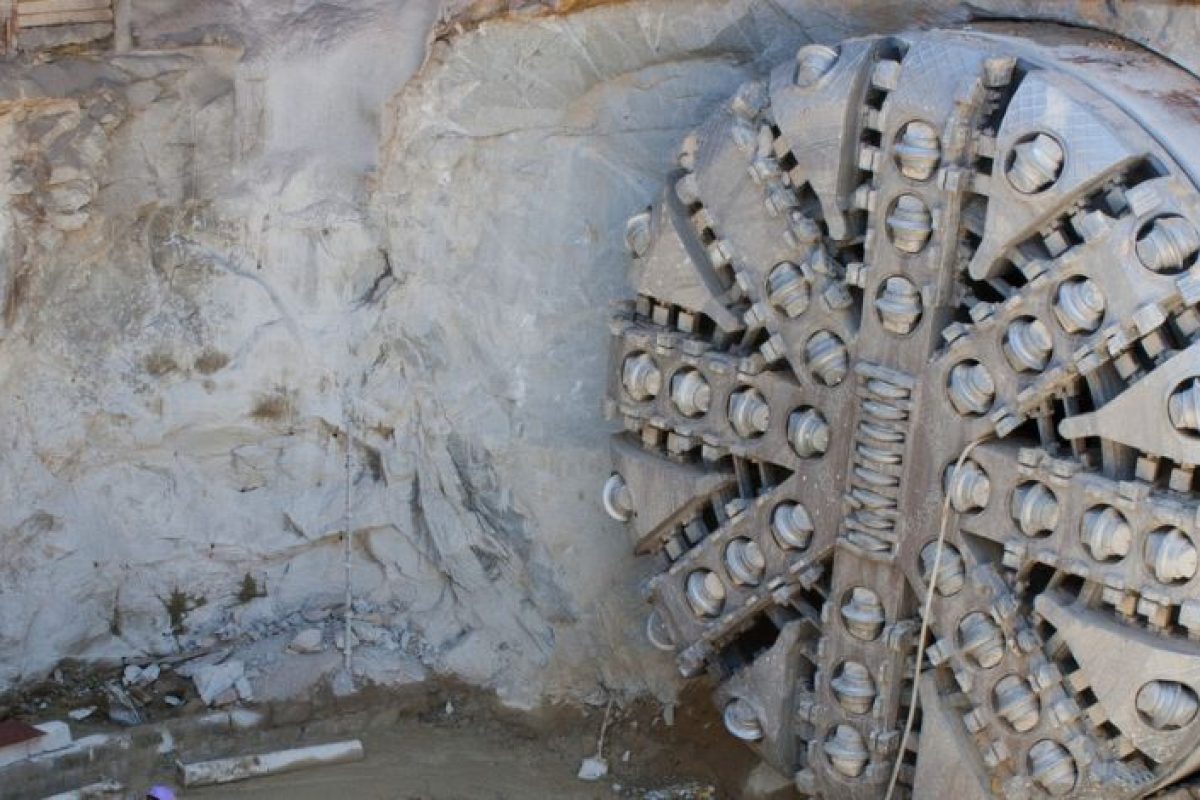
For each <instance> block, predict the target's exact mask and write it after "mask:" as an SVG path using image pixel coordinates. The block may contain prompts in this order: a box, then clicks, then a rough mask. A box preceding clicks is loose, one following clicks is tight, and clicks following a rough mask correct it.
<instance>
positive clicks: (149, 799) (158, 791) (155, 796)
mask: <svg viewBox="0 0 1200 800" xmlns="http://www.w3.org/2000/svg"><path fill="white" fill-rule="evenodd" d="M146 800H175V792H173V791H171V790H170V789H169V788H167V787H166V786H151V787H150V790H149V791H148V792H146Z"/></svg>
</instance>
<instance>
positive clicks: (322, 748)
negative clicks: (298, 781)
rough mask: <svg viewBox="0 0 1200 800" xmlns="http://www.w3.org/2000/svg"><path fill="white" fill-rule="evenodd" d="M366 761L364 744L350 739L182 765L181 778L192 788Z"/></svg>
mask: <svg viewBox="0 0 1200 800" xmlns="http://www.w3.org/2000/svg"><path fill="white" fill-rule="evenodd" d="M363 758H364V754H363V746H362V742H360V741H359V740H358V739H351V740H350V741H347V742H332V743H330V744H318V745H313V746H312V747H298V748H296V749H294V750H277V751H275V752H273V753H259V754H257V755H251V756H237V757H235V758H218V759H216V760H214V761H200V762H197V763H195V764H180V765H179V778H180V780H181V781H182V782H183V785H184V786H187V787H189V788H191V787H193V786H212V785H215V784H221V783H232V782H234V781H243V780H246V779H247V778H258V777H262V776H263V775H278V774H279V773H281V772H292V771H294V770H298V769H307V768H309V767H319V766H322V765H325V764H348V763H350V762H351V761H362V760H363Z"/></svg>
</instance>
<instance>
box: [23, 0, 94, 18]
mask: <svg viewBox="0 0 1200 800" xmlns="http://www.w3.org/2000/svg"><path fill="white" fill-rule="evenodd" d="M111 7H112V0H18V2H17V11H18V12H19V13H20V14H21V15H25V14H50V13H54V12H57V11H95V10H97V9H101V8H111Z"/></svg>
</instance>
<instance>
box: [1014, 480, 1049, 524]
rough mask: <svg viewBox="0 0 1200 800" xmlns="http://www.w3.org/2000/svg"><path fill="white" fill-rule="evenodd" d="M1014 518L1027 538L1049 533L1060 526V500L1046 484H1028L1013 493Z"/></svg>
mask: <svg viewBox="0 0 1200 800" xmlns="http://www.w3.org/2000/svg"><path fill="white" fill-rule="evenodd" d="M1012 516H1013V521H1015V522H1016V523H1017V527H1018V528H1020V529H1021V533H1023V534H1025V535H1026V536H1040V535H1042V534H1046V533H1049V532H1051V531H1053V530H1054V528H1055V526H1057V525H1058V498H1057V497H1055V496H1054V492H1052V491H1050V489H1049V488H1047V487H1046V486H1045V485H1044V484H1041V483H1027V484H1025V485H1023V486H1020V487H1018V488H1017V490H1016V491H1015V492H1014V493H1013V498H1012Z"/></svg>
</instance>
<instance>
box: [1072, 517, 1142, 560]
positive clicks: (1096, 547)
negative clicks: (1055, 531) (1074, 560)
mask: <svg viewBox="0 0 1200 800" xmlns="http://www.w3.org/2000/svg"><path fill="white" fill-rule="evenodd" d="M1080 538H1082V539H1083V544H1084V547H1086V548H1087V550H1088V552H1089V553H1091V555H1092V558H1094V559H1096V560H1097V561H1116V560H1118V559H1121V558H1124V557H1125V556H1127V555H1128V554H1129V546H1130V545H1131V544H1132V543H1133V529H1132V528H1130V527H1129V523H1128V522H1127V521H1126V520H1125V516H1124V515H1123V514H1121V512H1120V511H1117V510H1116V509H1115V508H1113V507H1112V506H1098V507H1096V508H1091V509H1088V511H1086V512H1085V513H1084V515H1083V522H1082V527H1081V530H1080Z"/></svg>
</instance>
